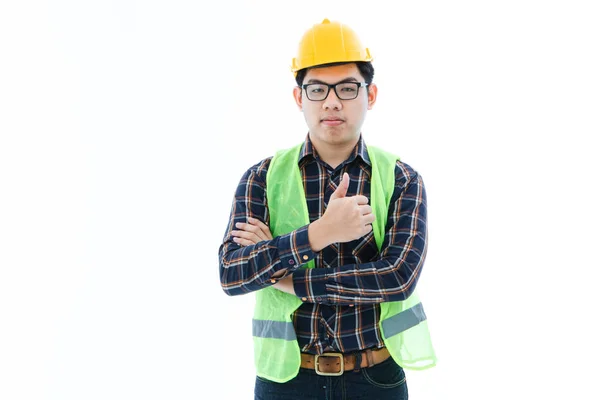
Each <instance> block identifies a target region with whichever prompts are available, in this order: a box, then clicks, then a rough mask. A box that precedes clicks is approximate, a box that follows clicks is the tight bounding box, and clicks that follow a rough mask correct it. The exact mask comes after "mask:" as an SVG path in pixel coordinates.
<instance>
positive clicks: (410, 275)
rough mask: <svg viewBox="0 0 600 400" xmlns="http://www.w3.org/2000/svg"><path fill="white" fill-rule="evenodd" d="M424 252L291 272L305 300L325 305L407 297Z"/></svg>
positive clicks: (414, 282)
mask: <svg viewBox="0 0 600 400" xmlns="http://www.w3.org/2000/svg"><path fill="white" fill-rule="evenodd" d="M425 254H426V252H423V253H422V256H420V257H416V259H411V260H402V259H395V260H393V259H389V258H382V259H380V260H377V261H374V262H369V263H363V264H348V265H343V266H341V267H338V268H315V269H311V270H308V269H301V270H297V271H295V272H294V273H293V280H294V282H293V283H294V290H295V293H296V295H297V296H298V297H300V298H306V301H307V302H310V303H322V304H328V305H350V304H352V305H354V304H375V303H382V302H389V301H402V300H406V299H407V298H408V297H409V296H410V295H411V294H412V293H413V291H414V289H415V287H416V285H417V282H418V279H419V276H420V274H421V271H422V267H423V263H424V261H425Z"/></svg>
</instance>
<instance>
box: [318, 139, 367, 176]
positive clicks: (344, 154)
mask: <svg viewBox="0 0 600 400" xmlns="http://www.w3.org/2000/svg"><path fill="white" fill-rule="evenodd" d="M358 139H359V138H358V137H357V138H356V139H355V140H354V141H350V142H345V143H333V144H332V143H327V142H323V141H319V140H315V139H314V138H313V137H312V135H310V141H311V143H312V145H313V147H314V148H315V150H316V151H317V153H318V154H319V157H320V158H321V160H323V161H324V162H326V163H327V164H329V165H330V166H331V167H332V168H334V169H335V168H336V167H337V166H338V165H340V164H341V163H343V162H344V161H346V159H348V157H349V156H350V153H352V150H353V149H354V146H356V143H358Z"/></svg>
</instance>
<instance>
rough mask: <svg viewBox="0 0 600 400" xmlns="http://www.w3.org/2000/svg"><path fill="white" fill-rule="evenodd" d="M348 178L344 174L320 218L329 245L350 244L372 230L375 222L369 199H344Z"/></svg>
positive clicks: (356, 197)
mask: <svg viewBox="0 0 600 400" xmlns="http://www.w3.org/2000/svg"><path fill="white" fill-rule="evenodd" d="M349 184H350V177H349V176H348V174H347V173H344V176H343V177H342V180H341V181H340V184H339V186H338V187H337V189H336V190H335V192H333V193H332V194H331V197H330V198H329V204H328V205H327V210H325V213H324V214H323V216H322V217H321V219H322V222H323V224H322V225H323V226H325V227H327V228H326V229H327V231H328V232H327V234H328V237H329V240H330V241H331V243H336V242H342V243H345V242H350V241H352V240H356V239H358V238H360V237H362V236H364V235H366V234H367V233H369V232H371V231H372V230H373V226H372V225H371V224H372V223H373V221H375V215H373V212H372V209H371V206H370V205H369V204H368V203H369V199H368V198H367V197H366V196H362V195H358V196H350V197H346V193H347V192H348V185H349Z"/></svg>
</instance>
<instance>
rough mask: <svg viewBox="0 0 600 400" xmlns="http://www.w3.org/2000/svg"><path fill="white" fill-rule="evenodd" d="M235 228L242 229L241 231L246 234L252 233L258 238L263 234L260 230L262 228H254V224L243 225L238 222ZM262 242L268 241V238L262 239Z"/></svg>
mask: <svg viewBox="0 0 600 400" xmlns="http://www.w3.org/2000/svg"><path fill="white" fill-rule="evenodd" d="M235 227H236V228H238V229H241V230H243V231H245V232H252V233H254V234H256V235H257V236H258V237H261V233H260V232H261V230H260V228H259V227H258V226H254V225H252V224H246V223H243V222H237V223H236V224H235ZM261 240H267V238H266V237H265V238H261Z"/></svg>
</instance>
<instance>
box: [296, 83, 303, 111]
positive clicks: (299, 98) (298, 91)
mask: <svg viewBox="0 0 600 400" xmlns="http://www.w3.org/2000/svg"><path fill="white" fill-rule="evenodd" d="M294 100H295V101H296V105H297V106H298V110H300V111H302V88H300V87H298V86H295V87H294Z"/></svg>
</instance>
